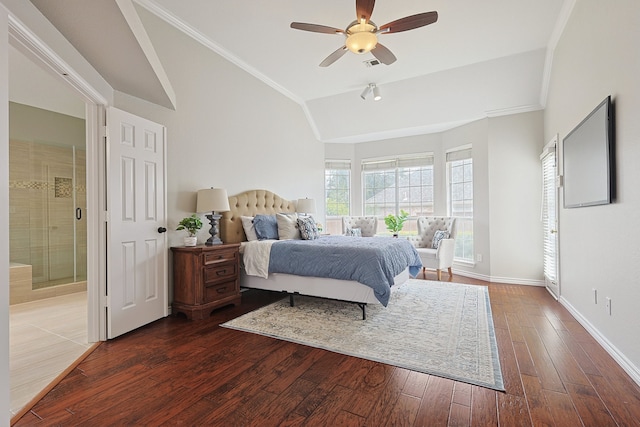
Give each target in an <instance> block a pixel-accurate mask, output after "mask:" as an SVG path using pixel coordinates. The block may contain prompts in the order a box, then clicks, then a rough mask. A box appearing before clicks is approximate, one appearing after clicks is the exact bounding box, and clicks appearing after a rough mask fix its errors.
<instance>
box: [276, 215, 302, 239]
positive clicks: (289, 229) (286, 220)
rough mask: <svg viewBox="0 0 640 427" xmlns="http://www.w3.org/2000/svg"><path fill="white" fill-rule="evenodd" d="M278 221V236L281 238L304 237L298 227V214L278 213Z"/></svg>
mask: <svg viewBox="0 0 640 427" xmlns="http://www.w3.org/2000/svg"><path fill="white" fill-rule="evenodd" d="M276 221H277V222H278V238H279V239H280V240H290V239H298V240H300V239H301V238H302V237H301V236H300V230H299V229H298V214H296V213H279V214H276Z"/></svg>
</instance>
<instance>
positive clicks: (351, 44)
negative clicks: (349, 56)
mask: <svg viewBox="0 0 640 427" xmlns="http://www.w3.org/2000/svg"><path fill="white" fill-rule="evenodd" d="M375 30H376V27H375V25H372V24H371V22H366V23H365V22H360V23H358V22H357V21H356V22H354V23H352V24H351V25H350V26H349V28H347V34H348V36H347V41H346V43H345V44H346V46H347V48H348V49H349V50H350V51H351V52H353V53H358V54H363V53H367V52H370V51H371V50H372V49H373V48H375V47H376V45H377V44H378V36H376V33H375Z"/></svg>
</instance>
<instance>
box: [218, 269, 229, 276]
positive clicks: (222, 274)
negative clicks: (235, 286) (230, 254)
mask: <svg viewBox="0 0 640 427" xmlns="http://www.w3.org/2000/svg"><path fill="white" fill-rule="evenodd" d="M216 274H217V275H218V276H224V275H225V274H227V270H226V269H224V270H218V271H216Z"/></svg>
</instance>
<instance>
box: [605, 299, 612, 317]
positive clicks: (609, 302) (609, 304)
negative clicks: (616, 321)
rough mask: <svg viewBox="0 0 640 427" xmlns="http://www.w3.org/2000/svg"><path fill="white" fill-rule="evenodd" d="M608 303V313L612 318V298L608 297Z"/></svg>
mask: <svg viewBox="0 0 640 427" xmlns="http://www.w3.org/2000/svg"><path fill="white" fill-rule="evenodd" d="M606 301H607V313H608V314H609V316H611V298H609V297H607V298H606Z"/></svg>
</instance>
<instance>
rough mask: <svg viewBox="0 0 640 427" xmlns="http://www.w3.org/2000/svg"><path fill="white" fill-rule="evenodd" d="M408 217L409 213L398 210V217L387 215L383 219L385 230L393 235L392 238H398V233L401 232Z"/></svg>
mask: <svg viewBox="0 0 640 427" xmlns="http://www.w3.org/2000/svg"><path fill="white" fill-rule="evenodd" d="M408 217H409V212H405V211H404V210H403V209H400V215H391V214H389V215H387V216H386V217H384V223H385V225H386V226H387V230H389V231H390V232H392V233H393V237H398V233H399V232H400V231H401V230H402V226H403V225H404V222H405V221H406V220H407V218H408Z"/></svg>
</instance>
